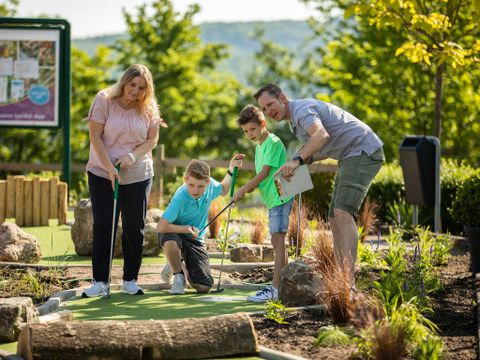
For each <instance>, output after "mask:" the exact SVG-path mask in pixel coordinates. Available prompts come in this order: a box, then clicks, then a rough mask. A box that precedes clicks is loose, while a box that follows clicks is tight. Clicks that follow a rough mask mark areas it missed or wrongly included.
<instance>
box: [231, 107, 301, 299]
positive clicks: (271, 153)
mask: <svg viewBox="0 0 480 360" xmlns="http://www.w3.org/2000/svg"><path fill="white" fill-rule="evenodd" d="M237 124H238V125H240V126H241V128H242V129H243V132H244V133H245V135H246V136H247V137H248V138H249V139H250V140H252V141H257V142H258V145H257V147H256V148H255V172H256V173H257V175H255V177H254V178H253V179H251V180H250V181H249V182H247V183H246V184H245V185H243V186H242V187H241V188H240V189H238V191H237V192H236V193H235V195H234V200H235V202H237V201H238V200H240V199H242V198H243V197H244V196H245V194H246V193H249V192H252V191H253V190H255V189H256V188H257V187H258V188H259V190H260V194H261V196H262V200H263V202H264V203H265V205H266V206H267V208H268V227H269V230H270V234H271V238H272V239H271V240H272V245H273V251H274V253H275V267H274V272H273V281H272V285H270V286H267V287H266V288H265V289H263V290H261V291H259V292H258V293H257V294H256V295H253V296H249V297H248V300H249V301H253V302H265V301H267V300H277V299H278V286H279V285H280V272H281V271H282V269H283V267H284V266H285V265H287V263H288V254H287V251H286V246H285V235H286V233H287V230H288V220H289V216H290V211H291V210H292V204H293V199H292V198H289V199H284V200H281V199H280V197H279V195H278V192H277V188H276V186H275V183H274V177H273V176H274V174H275V173H276V172H277V170H278V169H279V168H280V167H281V166H282V165H283V164H285V162H286V161H287V152H286V150H285V146H284V145H283V143H282V141H281V140H280V139H279V138H278V137H277V136H276V135H275V134H271V133H269V132H268V130H267V128H266V120H265V116H264V115H263V112H262V111H261V110H260V109H259V108H257V107H255V106H253V105H247V106H246V107H245V108H243V110H242V111H241V112H240V115H239V116H238V119H237Z"/></svg>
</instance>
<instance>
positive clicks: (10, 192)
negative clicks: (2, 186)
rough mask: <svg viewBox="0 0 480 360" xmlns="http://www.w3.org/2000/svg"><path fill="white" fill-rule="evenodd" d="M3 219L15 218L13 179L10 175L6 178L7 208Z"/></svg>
mask: <svg viewBox="0 0 480 360" xmlns="http://www.w3.org/2000/svg"><path fill="white" fill-rule="evenodd" d="M5 217H6V218H7V219H8V218H13V217H15V177H14V176H12V175H8V176H7V207H6V213H5Z"/></svg>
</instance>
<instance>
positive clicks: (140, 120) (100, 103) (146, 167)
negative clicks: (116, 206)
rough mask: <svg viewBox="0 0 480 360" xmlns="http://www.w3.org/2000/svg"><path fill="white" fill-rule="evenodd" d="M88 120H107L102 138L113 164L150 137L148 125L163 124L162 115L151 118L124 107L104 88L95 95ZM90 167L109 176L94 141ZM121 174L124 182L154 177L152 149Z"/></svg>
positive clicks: (90, 169) (98, 174) (157, 125)
mask: <svg viewBox="0 0 480 360" xmlns="http://www.w3.org/2000/svg"><path fill="white" fill-rule="evenodd" d="M88 120H89V121H95V122H97V123H99V124H104V129H103V135H102V141H103V143H104V145H105V148H106V149H107V153H108V154H109V155H110V160H111V161H112V164H115V162H116V161H117V160H118V159H120V158H121V157H122V156H124V155H126V154H128V153H129V152H132V151H133V150H135V148H136V147H137V146H139V145H141V144H142V143H144V142H145V141H146V140H147V133H148V129H150V128H158V127H159V124H160V118H159V117H157V116H156V117H153V118H149V117H148V116H147V115H144V114H139V113H138V112H137V110H136V109H129V110H126V109H124V108H122V107H121V106H120V105H118V104H117V103H115V102H114V101H113V100H112V99H110V98H109V97H108V95H107V92H106V91H105V90H102V91H100V92H99V93H98V94H97V96H96V97H95V99H94V101H93V103H92V106H91V107H90V111H89V112H88ZM87 171H90V172H91V173H93V174H94V175H97V176H100V177H104V178H107V179H108V172H107V170H106V169H105V168H104V166H103V165H102V163H101V161H100V157H99V155H98V154H97V152H96V151H95V149H94V148H93V146H92V145H90V157H89V160H88V163H87ZM120 177H121V178H122V181H121V182H120V184H122V185H126V184H132V183H136V182H140V181H144V180H147V179H150V178H152V177H153V159H152V152H151V151H149V152H148V153H147V154H145V155H144V156H142V157H139V158H137V160H136V161H135V162H134V163H133V165H132V166H130V167H128V168H126V169H121V170H120Z"/></svg>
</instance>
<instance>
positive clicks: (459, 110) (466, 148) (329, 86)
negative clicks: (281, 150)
mask: <svg viewBox="0 0 480 360" xmlns="http://www.w3.org/2000/svg"><path fill="white" fill-rule="evenodd" d="M307 2H314V3H315V4H316V7H317V9H318V10H319V11H318V13H319V14H321V15H319V16H318V17H314V18H312V19H311V20H310V24H311V26H312V27H313V28H314V30H315V34H316V36H317V37H319V38H321V39H322V40H323V42H324V43H325V44H326V45H325V46H323V47H318V48H317V49H316V51H315V52H312V53H310V54H309V56H307V57H305V58H303V59H301V60H298V61H297V62H296V63H295V62H291V61H285V59H293V58H295V57H297V59H298V56H296V54H297V51H296V49H293V50H292V49H285V48H279V47H278V46H276V45H275V44H272V43H271V42H269V41H268V40H266V39H264V38H260V41H261V43H262V48H261V50H260V51H259V52H258V53H257V59H258V61H259V63H260V65H259V66H257V68H256V70H257V71H256V73H254V76H252V78H251V81H252V85H254V86H258V85H260V84H262V83H264V82H266V81H272V80H273V81H275V82H278V83H280V84H281V85H282V86H284V87H286V88H287V89H288V90H289V91H290V95H292V97H302V96H310V97H313V96H316V97H317V98H320V99H323V100H326V101H330V102H332V103H335V104H337V105H339V106H341V107H343V108H344V109H346V110H348V111H349V112H351V113H353V114H354V115H355V116H357V117H358V118H360V119H362V120H363V121H365V122H366V123H367V124H368V125H370V126H371V127H372V128H373V129H374V130H375V131H376V132H377V133H379V135H380V137H381V138H382V140H383V141H384V142H385V149H386V154H387V158H388V159H392V158H395V157H397V156H398V145H399V144H400V142H401V139H402V137H403V136H404V135H406V134H412V133H415V134H424V135H428V134H432V133H433V132H434V130H433V122H432V121H431V119H433V118H434V102H435V80H434V79H435V72H434V71H432V68H431V67H428V66H418V64H415V63H412V62H410V61H409V59H408V58H406V57H404V56H395V52H396V50H397V49H398V48H400V47H401V46H402V44H403V43H404V42H405V37H404V35H403V34H402V33H398V32H395V31H379V30H378V29H377V28H375V27H373V26H371V25H370V23H369V19H368V18H367V17H360V16H357V17H355V18H352V17H349V18H342V17H339V13H341V12H340V11H339V10H342V9H346V8H348V6H350V5H351V4H352V2H351V1H322V0H317V1H307ZM479 71H480V70H479V69H478V67H474V66H471V67H469V68H457V69H456V70H455V71H451V72H449V73H448V75H447V76H446V77H445V81H446V86H445V89H444V95H443V96H444V106H443V110H444V114H445V117H444V124H443V125H444V127H445V128H447V129H448V131H446V132H445V133H444V135H443V139H442V154H443V155H446V156H455V157H457V158H470V161H471V162H473V163H475V162H477V163H478V162H479V161H480V152H479V151H478V148H477V146H476V145H475V141H476V140H475V139H476V138H478V133H479V130H480V129H479V126H478V125H476V122H475V119H476V118H478V115H479V109H478V106H477V105H476V104H478V101H479V96H480V95H479V94H478V91H477V90H476V89H478V88H479V82H480V78H479V77H478V76H479ZM286 74H288V76H289V78H288V79H285V78H284V76H285V75H286ZM290 138H291V136H290Z"/></svg>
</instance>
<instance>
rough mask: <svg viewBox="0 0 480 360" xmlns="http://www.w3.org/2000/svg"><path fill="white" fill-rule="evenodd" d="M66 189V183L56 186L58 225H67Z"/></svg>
mask: <svg viewBox="0 0 480 360" xmlns="http://www.w3.org/2000/svg"><path fill="white" fill-rule="evenodd" d="M67 210H68V187H67V183H64V182H60V183H59V184H58V225H63V224H66V223H67Z"/></svg>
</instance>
